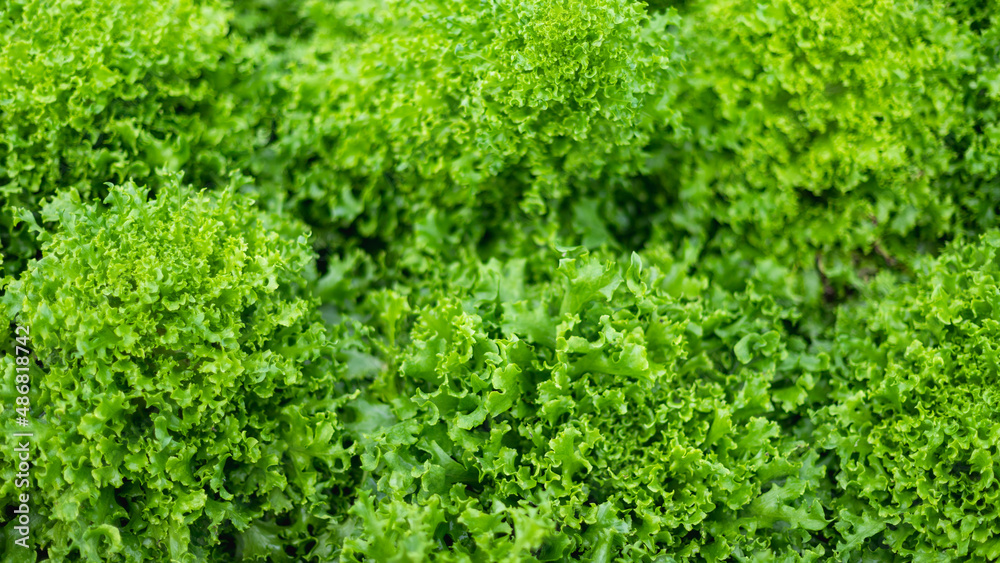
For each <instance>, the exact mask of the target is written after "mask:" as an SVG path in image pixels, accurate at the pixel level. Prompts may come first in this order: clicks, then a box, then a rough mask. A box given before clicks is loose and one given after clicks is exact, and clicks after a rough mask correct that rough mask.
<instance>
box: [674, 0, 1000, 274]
mask: <svg viewBox="0 0 1000 563" xmlns="http://www.w3.org/2000/svg"><path fill="white" fill-rule="evenodd" d="M951 15H952V14H950V13H949V11H948V10H947V9H946V7H945V6H944V5H943V4H942V3H938V2H925V1H923V0H906V1H903V2H897V1H890V0H871V1H864V2H857V1H854V0H843V1H841V0H833V1H826V0H810V1H807V2H799V1H787V0H768V1H765V2H757V1H749V0H719V1H702V2H700V3H699V5H698V7H697V9H694V8H693V9H692V11H691V12H690V13H689V14H687V17H685V18H683V21H682V24H681V26H680V31H679V32H678V33H679V39H678V45H679V46H681V47H682V48H683V51H684V54H685V56H686V58H687V59H688V62H687V65H686V68H687V71H688V72H686V73H684V74H683V75H679V77H678V80H677V81H676V83H675V84H673V86H672V88H673V89H674V91H675V93H676V102H675V103H676V108H677V110H678V111H679V112H680V113H681V115H682V117H681V123H682V125H683V130H682V131H680V132H679V133H678V134H677V135H676V137H677V140H675V141H668V142H667V143H666V144H665V148H664V150H663V152H662V159H663V161H662V163H661V166H662V169H663V178H664V180H665V181H666V184H667V185H666V186H665V187H666V188H667V189H668V190H670V193H671V200H670V203H669V205H670V209H669V212H668V213H669V215H670V217H671V221H672V222H673V223H674V224H675V225H678V226H680V227H681V228H682V229H684V230H687V231H689V232H693V233H696V234H700V233H711V232H712V228H711V225H712V224H713V223H715V224H721V225H723V226H724V229H723V230H722V232H721V233H720V234H719V235H718V238H719V240H718V242H717V245H718V246H719V247H720V248H725V249H727V251H729V250H732V249H738V250H736V251H737V252H739V253H741V254H744V255H746V256H753V255H755V254H765V255H768V256H779V257H782V259H784V260H790V261H793V262H794V263H797V264H800V265H801V266H802V267H804V268H810V269H811V268H815V267H816V262H817V256H818V257H819V259H818V260H819V268H820V269H821V270H824V271H825V273H826V274H827V275H828V276H830V277H836V278H840V279H852V278H853V279H857V278H859V277H865V275H866V274H865V273H864V270H865V269H867V268H868V267H869V266H872V265H873V266H876V267H879V268H884V267H886V265H889V266H892V265H894V264H895V261H896V260H897V259H907V258H908V257H909V255H910V254H912V253H913V251H914V246H915V243H917V242H923V243H928V244H934V241H936V240H937V239H938V238H940V237H942V236H947V235H949V234H952V233H954V232H955V231H957V230H959V229H960V228H961V227H962V226H963V225H964V224H968V223H972V222H973V221H975V220H977V219H979V218H980V217H983V218H985V217H987V216H989V217H993V216H994V214H995V209H996V207H997V205H998V203H1000V198H998V197H997V195H996V191H995V190H993V191H991V192H988V193H986V192H980V193H975V192H972V191H970V190H969V186H968V184H963V183H962V182H960V181H954V180H953V178H952V176H951V174H952V173H953V171H954V169H955V168H956V166H958V165H960V163H961V159H963V158H966V157H967V155H965V154H963V152H964V151H965V149H964V147H965V146H968V145H969V143H970V142H971V143H973V144H974V145H975V146H976V147H980V148H979V149H972V150H973V154H974V151H975V150H981V145H982V143H983V142H984V140H985V136H984V137H980V136H979V135H978V133H977V130H976V128H975V127H974V125H975V121H974V120H972V119H970V117H972V116H970V115H969V113H968V109H969V108H968V107H967V104H968V101H967V100H966V96H967V95H968V92H971V91H975V90H976V89H978V88H981V87H983V86H985V84H983V83H982V81H980V84H981V85H980V86H975V87H973V86H971V84H970V83H971V82H972V81H974V80H979V79H977V78H976V77H977V73H978V72H979V70H980V68H981V60H980V59H981V55H980V54H979V52H978V49H980V48H984V47H987V45H980V44H979V39H978V34H977V33H974V32H972V31H971V30H970V29H969V28H968V27H967V25H965V22H962V21H956V19H954V18H952V17H951ZM995 44H996V43H995V41H994V42H993V43H992V45H994V47H991V48H990V50H988V51H985V50H984V52H983V55H988V56H989V57H990V58H992V57H994V56H995V55H994V54H993V51H992V49H993V48H995ZM993 66H994V67H995V63H993ZM992 76H995V74H993V75H992ZM988 115H993V114H992V113H991V114H986V115H984V116H976V120H978V119H982V118H983V117H986V116H988ZM986 121H989V120H988V119H987V120H986ZM990 126H992V125H990ZM681 143H683V144H681ZM968 156H972V155H971V154H970V155H968ZM984 172H986V170H980V171H979V173H984ZM970 215H971V217H970ZM879 254H884V255H886V256H888V257H887V258H884V259H883V258H882V257H880V256H878V255H879ZM864 256H869V257H871V258H870V259H869V260H867V261H866V263H862V264H861V266H862V267H860V268H859V266H858V264H856V263H855V262H854V261H856V260H857V259H858V258H859V257H864ZM859 270H861V272H859Z"/></svg>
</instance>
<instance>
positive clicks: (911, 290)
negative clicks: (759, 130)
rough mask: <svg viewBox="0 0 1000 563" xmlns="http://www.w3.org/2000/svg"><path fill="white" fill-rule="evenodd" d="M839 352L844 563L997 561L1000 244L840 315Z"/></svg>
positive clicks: (930, 267) (877, 287)
mask: <svg viewBox="0 0 1000 563" xmlns="http://www.w3.org/2000/svg"><path fill="white" fill-rule="evenodd" d="M836 349H837V356H836V357H837V362H836V370H835V372H834V373H835V374H836V378H835V380H834V383H835V385H834V389H835V397H834V399H835V403H834V404H833V405H832V406H830V407H829V408H827V409H826V410H825V411H823V412H822V413H821V414H822V420H823V421H825V422H826V423H827V427H826V429H825V431H824V434H825V436H826V437H825V442H826V445H827V447H829V448H831V449H833V451H835V452H836V454H837V456H838V457H839V459H840V462H839V467H840V472H839V474H838V475H837V483H838V488H839V489H840V490H841V491H842V495H843V496H841V497H840V498H838V499H837V500H836V502H835V503H834V505H833V506H832V508H833V509H834V510H836V511H837V514H838V524H837V528H838V529H839V530H840V531H841V532H842V534H843V538H842V541H841V542H840V544H839V545H838V550H839V551H840V552H841V553H842V554H843V557H842V559H843V560H844V561H855V560H856V559H855V557H854V556H853V555H852V554H853V553H856V552H858V551H860V550H862V549H865V550H867V549H870V548H875V549H876V550H881V551H882V553H883V556H884V557H890V558H889V559H879V560H892V559H891V556H889V555H888V554H887V553H886V551H885V550H887V549H888V550H891V551H892V552H894V553H896V554H898V555H899V556H902V557H906V558H907V559H910V558H912V560H914V561H973V560H975V561H983V560H990V561H994V560H996V559H997V558H998V557H1000V518H998V517H1000V514H998V510H1000V509H998V506H1000V505H998V503H997V498H998V495H1000V478H998V476H997V475H996V470H997V467H998V466H1000V452H998V449H997V445H998V444H1000V420H998V418H997V413H998V412H1000V385H998V380H997V372H998V369H1000V233H998V232H996V231H991V232H989V233H988V234H987V235H985V236H984V237H983V238H982V240H980V241H978V242H975V243H963V244H956V245H955V246H953V247H952V248H950V249H949V250H948V251H947V252H946V253H945V254H944V255H943V256H941V257H940V258H938V259H936V260H927V261H925V262H923V263H922V264H921V265H920V267H919V269H918V271H917V272H916V281H915V282H914V283H913V284H908V285H901V284H896V283H893V280H891V279H890V278H889V277H887V276H886V277H884V278H880V279H879V280H878V281H877V282H876V283H875V284H874V286H873V287H872V289H871V291H870V294H869V295H868V301H867V302H866V303H865V304H863V305H859V306H857V307H851V308H847V309H844V310H843V311H842V314H841V315H840V318H839V321H838V323H837V348H836Z"/></svg>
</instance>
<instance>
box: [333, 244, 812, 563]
mask: <svg viewBox="0 0 1000 563" xmlns="http://www.w3.org/2000/svg"><path fill="white" fill-rule="evenodd" d="M650 262H651V265H650V266H647V267H645V268H644V267H643V260H642V259H641V258H640V257H639V256H638V255H633V256H632V259H631V261H630V262H626V263H624V264H623V265H619V264H618V263H615V262H610V263H609V262H604V261H601V260H598V259H596V258H593V257H589V256H585V255H584V256H578V257H569V256H567V257H566V258H564V259H563V260H562V261H561V262H560V265H559V268H558V271H557V273H556V274H555V276H553V277H552V279H551V280H550V281H546V282H543V283H538V284H530V283H525V281H524V280H525V277H526V273H525V268H524V262H523V261H515V262H511V263H508V264H506V265H501V264H499V263H496V262H492V263H490V264H488V265H485V266H480V267H479V268H478V269H477V270H476V271H472V272H468V273H467V275H466V276H463V277H462V278H461V279H459V280H457V281H455V282H454V283H453V284H450V285H449V287H448V288H447V289H446V290H445V291H442V292H440V293H436V294H432V296H430V298H428V299H426V300H421V302H425V303H426V305H420V306H419V307H417V308H416V311H417V315H416V325H415V326H414V328H413V329H412V330H411V331H410V339H411V341H410V343H409V344H408V345H407V346H405V347H404V348H403V349H402V350H401V351H399V352H397V353H396V354H397V356H396V357H397V362H398V366H399V367H398V373H394V372H393V371H392V370H390V372H389V374H388V376H389V377H390V381H387V382H383V387H382V393H383V394H384V395H385V396H387V397H390V399H391V400H390V402H391V404H392V407H393V412H394V414H395V415H396V417H397V418H398V420H399V422H398V423H396V424H395V425H394V426H392V427H389V428H387V429H386V430H384V431H383V432H382V433H381V434H379V435H378V436H377V438H375V439H374V442H372V443H369V444H368V446H367V447H366V451H365V453H364V454H362V458H361V460H362V466H363V467H364V468H365V469H366V470H369V471H372V472H373V473H374V475H375V477H376V484H375V485H374V488H375V491H377V495H378V499H379V500H378V501H377V502H374V505H373V502H372V500H371V499H366V498H364V497H363V498H362V499H361V501H360V504H359V505H358V506H356V507H355V513H356V515H357V516H358V518H359V519H360V520H361V521H362V522H363V523H364V526H363V527H362V528H361V529H362V530H363V532H364V533H363V535H362V536H360V537H359V538H357V539H355V540H351V541H349V542H348V544H347V545H348V548H349V549H353V550H356V551H357V552H358V553H359V554H363V555H364V557H367V558H371V559H375V560H389V559H382V556H380V555H379V553H381V552H380V551H379V550H384V549H387V548H386V547H385V546H386V545H406V546H407V549H408V552H407V553H406V554H405V557H404V556H402V555H401V556H400V557H399V558H397V559H395V560H399V561H404V560H405V561H420V560H427V559H438V558H439V559H440V560H456V561H469V560H486V561H504V560H525V561H527V560H565V559H570V560H579V559H584V560H598V561H611V560H614V559H616V558H617V557H625V558H626V559H628V560H631V561H652V560H654V559H656V557H657V556H669V557H670V558H671V559H669V560H671V561H702V560H709V561H717V560H723V559H725V558H727V557H730V556H733V554H737V553H742V554H744V555H747V556H751V555H752V556H753V557H758V558H768V559H767V560H774V559H770V558H772V557H780V558H782V560H788V561H791V560H799V558H798V557H797V556H794V553H793V552H792V551H790V550H791V549H792V548H796V549H798V548H801V549H803V550H804V551H803V552H802V555H801V559H802V560H816V558H817V557H819V556H820V555H822V554H823V552H824V551H823V548H822V547H820V546H819V545H818V544H815V543H814V542H813V541H812V539H811V532H812V531H815V530H820V529H823V528H824V527H825V526H826V524H827V520H826V516H825V514H824V510H823V507H822V505H821V504H820V501H819V495H818V491H817V490H816V484H817V483H818V481H817V477H818V476H820V475H822V473H823V469H822V468H821V467H818V466H817V463H816V462H817V456H816V454H815V453H814V452H810V451H809V450H808V449H807V448H806V445H805V444H804V443H802V442H797V441H794V440H792V439H789V438H787V437H786V436H785V435H784V433H783V429H782V428H781V426H780V425H779V424H777V423H776V422H775V421H774V420H770V419H769V418H770V417H772V416H775V415H776V414H777V413H778V412H779V411H780V410H781V409H782V405H784V406H786V407H789V408H791V407H794V406H795V405H797V404H800V403H801V402H802V401H803V400H804V399H805V396H806V395H807V394H808V392H809V390H810V389H812V387H813V384H814V381H815V379H814V378H815V373H816V372H818V371H820V370H822V369H823V368H824V366H823V361H824V360H823V357H821V356H816V355H814V354H812V353H810V352H809V351H808V350H806V346H805V343H804V342H803V341H802V340H800V339H797V338H793V337H791V336H790V335H789V334H787V332H786V331H785V329H784V328H783V323H782V321H783V320H785V319H788V320H792V319H790V318H789V315H790V312H789V311H787V310H784V309H782V308H780V307H778V306H777V305H776V304H775V303H774V302H773V300H771V299H769V298H767V297H762V296H757V295H755V294H752V293H751V294H744V295H739V296H733V295H730V294H724V293H719V292H715V291H712V290H711V289H709V288H707V287H706V286H705V284H704V283H703V281H702V280H698V279H696V278H689V277H687V276H685V275H684V274H683V272H682V271H678V270H677V268H675V267H673V266H672V265H670V264H669V259H668V258H667V257H664V256H661V257H659V258H656V257H654V258H652V259H651V260H650ZM658 263H659V265H657V264H658ZM404 303H405V301H400V299H399V298H396V299H391V300H384V301H383V305H382V309H383V310H384V312H385V317H386V318H387V320H386V321H385V322H386V323H387V325H388V326H393V325H395V324H396V321H395V319H396V318H397V317H399V314H400V312H401V311H403V310H404V309H403V305H402V304H404ZM393 377H398V378H399V379H398V381H397V380H394V379H392V378H393ZM404 522H406V523H405V524H404ZM511 534H513V540H512V541H511V540H508V539H507V537H508V536H510V535H511ZM348 548H345V549H348ZM440 549H445V551H444V552H439V551H438V550H440ZM439 554H440V556H439ZM536 558H537V559H536ZM660 560H662V559H660Z"/></svg>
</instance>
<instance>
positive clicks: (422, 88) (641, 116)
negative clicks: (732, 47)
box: [261, 0, 673, 246]
mask: <svg viewBox="0 0 1000 563" xmlns="http://www.w3.org/2000/svg"><path fill="white" fill-rule="evenodd" d="M328 11H329V12H333V13H331V14H327V12H328ZM313 12H314V14H315V15H316V16H317V17H320V18H321V19H319V21H318V25H319V29H318V30H317V32H316V33H315V34H314V36H313V38H312V40H311V41H312V43H311V44H312V51H311V52H310V53H307V54H303V56H302V58H301V60H300V61H298V62H297V68H295V69H294V70H293V72H292V73H291V74H290V75H289V76H288V78H287V79H286V88H287V90H288V92H289V94H288V96H289V100H288V107H287V109H286V110H285V111H286V112H287V115H288V119H286V120H284V121H283V122H282V123H281V125H280V131H279V135H278V140H277V142H276V143H275V146H274V147H273V148H272V149H269V150H273V151H276V152H277V154H278V155H279V157H278V158H277V159H276V160H275V163H274V165H273V166H272V167H270V169H269V171H262V173H261V176H262V177H264V178H267V177H268V172H269V173H270V175H271V177H275V178H277V180H275V182H276V183H277V187H276V189H278V190H283V191H288V192H289V196H288V197H290V198H291V199H292V200H293V202H298V206H297V207H296V210H297V212H298V214H300V215H301V216H303V217H306V218H308V219H307V220H309V222H310V223H311V224H313V225H314V226H316V227H317V228H318V229H319V230H321V231H326V230H332V231H333V232H334V233H337V229H339V230H340V232H341V233H345V232H346V233H347V234H349V235H351V236H353V237H355V240H356V239H357V238H362V240H364V239H368V240H374V241H375V244H382V245H385V244H386V243H387V242H389V241H393V240H396V239H398V238H399V237H400V236H405V235H406V233H408V232H410V231H411V230H412V229H413V228H414V225H415V224H418V223H421V222H423V220H424V218H425V216H427V215H428V214H434V213H437V215H436V218H437V219H436V220H437V226H438V227H439V228H444V229H446V230H445V232H446V233H447V232H455V231H458V232H459V233H460V234H461V236H462V238H464V239H465V240H469V241H472V242H474V243H475V242H478V241H479V240H480V238H482V237H483V236H484V235H486V234H492V235H494V236H495V235H497V234H500V233H504V232H505V231H506V230H507V229H509V227H510V222H509V221H507V219H509V218H511V217H522V216H523V214H524V213H528V214H531V215H535V214H538V213H542V212H543V211H544V210H545V209H546V208H547V206H549V205H550V204H552V205H556V206H557V207H558V204H559V202H560V201H562V200H563V198H566V197H568V196H570V195H578V194H580V193H581V192H593V193H597V194H601V195H603V192H604V190H605V187H606V186H607V185H609V184H611V185H613V184H614V183H615V181H617V182H619V183H621V179H622V178H623V177H625V176H628V175H630V174H634V173H636V172H637V171H638V170H640V169H641V168H642V166H643V154H644V153H643V147H644V145H645V144H646V143H648V141H649V133H650V131H651V130H652V125H653V122H654V117H653V116H654V114H655V113H656V112H657V109H658V105H659V104H660V103H661V98H662V95H661V93H660V92H658V90H657V85H658V84H659V82H660V81H661V80H662V78H663V76H665V74H666V73H667V72H668V70H669V67H670V64H671V52H672V49H673V47H672V38H671V36H670V35H668V34H666V33H663V30H664V28H665V27H666V24H667V22H669V21H670V20H669V18H668V17H665V16H661V17H657V18H654V19H652V20H651V19H650V18H649V17H648V16H647V15H646V14H645V11H644V10H643V9H642V6H641V5H639V4H635V3H633V2H631V1H628V0H601V1H599V2H568V3H567V2H555V1H551V0H536V1H531V2H510V1H506V0H498V1H490V2H480V1H478V0H442V1H435V2H403V1H390V2H384V3H375V2H351V3H341V4H335V5H332V6H330V7H328V8H327V9H326V10H325V11H324V10H321V9H320V8H319V7H318V5H317V8H316V9H315V10H313ZM659 111H660V114H661V115H662V114H669V112H666V111H665V110H662V109H661V110H659ZM519 210H520V211H519ZM526 223H527V222H525V223H522V224H526ZM536 228H537V227H536ZM337 244H339V243H337ZM400 246H405V245H400Z"/></svg>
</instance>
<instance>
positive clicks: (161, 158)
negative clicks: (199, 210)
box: [0, 0, 254, 256]
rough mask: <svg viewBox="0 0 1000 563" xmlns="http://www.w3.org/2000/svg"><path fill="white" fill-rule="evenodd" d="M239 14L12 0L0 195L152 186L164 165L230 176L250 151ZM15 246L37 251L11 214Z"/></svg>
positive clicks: (0, 114) (6, 27) (216, 179)
mask: <svg viewBox="0 0 1000 563" xmlns="http://www.w3.org/2000/svg"><path fill="white" fill-rule="evenodd" d="M228 18H229V14H228V12H227V11H225V10H224V9H222V7H221V5H219V4H218V3H215V2H198V3H195V2H193V1H191V0H178V1H175V2H152V1H147V0H137V1H130V2H116V1H109V0H67V1H60V2H45V1H36V0H11V1H9V2H4V4H3V6H2V7H0V198H2V199H3V201H5V202H7V203H14V204H16V205H20V206H25V207H28V208H30V209H35V210H37V209H38V207H39V204H40V199H41V198H43V197H48V196H51V195H53V194H55V193H57V191H59V190H62V189H67V188H76V189H77V190H79V191H80V193H81V194H82V195H84V196H85V197H86V196H89V195H90V194H91V193H92V192H93V193H95V196H96V197H101V196H102V195H103V193H104V188H103V186H104V183H105V182H120V181H123V180H126V179H135V180H137V181H139V180H141V181H143V182H144V183H150V184H151V185H152V184H153V183H155V182H156V181H157V177H156V176H155V175H154V174H153V171H154V170H156V169H158V168H164V169H167V170H182V169H183V170H184V171H185V172H186V174H187V178H188V180H189V181H194V182H196V183H199V184H202V185H214V184H217V183H224V181H225V176H224V175H223V172H225V171H226V170H227V169H228V168H230V167H232V163H231V162H229V159H231V158H232V157H233V155H237V154H240V153H246V154H249V153H250V152H251V149H252V147H251V144H252V143H253V142H254V141H253V138H252V134H253V131H252V128H251V127H250V122H249V121H248V119H247V118H246V116H244V115H243V114H241V113H240V112H241V111H244V112H246V111H247V108H248V107H252V106H247V105H246V104H243V103H242V102H241V101H239V100H238V98H237V97H236V96H234V95H233V92H232V91H233V90H236V89H237V88H241V87H242V84H241V83H242V82H243V81H244V80H245V79H246V77H245V76H241V75H242V74H244V70H243V68H242V66H241V65H242V63H241V61H240V60H239V58H238V51H239V47H240V42H239V41H233V38H231V37H229V36H227V33H228V23H227V20H228ZM0 236H2V239H3V241H4V244H5V245H7V244H8V243H9V244H11V245H13V246H15V247H16V248H18V250H19V255H20V254H25V255H28V256H33V254H34V251H35V249H36V247H34V246H33V243H32V242H31V241H30V239H29V238H28V237H27V235H26V234H25V233H22V232H13V231H12V225H11V224H10V222H9V217H8V218H7V219H2V220H0Z"/></svg>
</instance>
